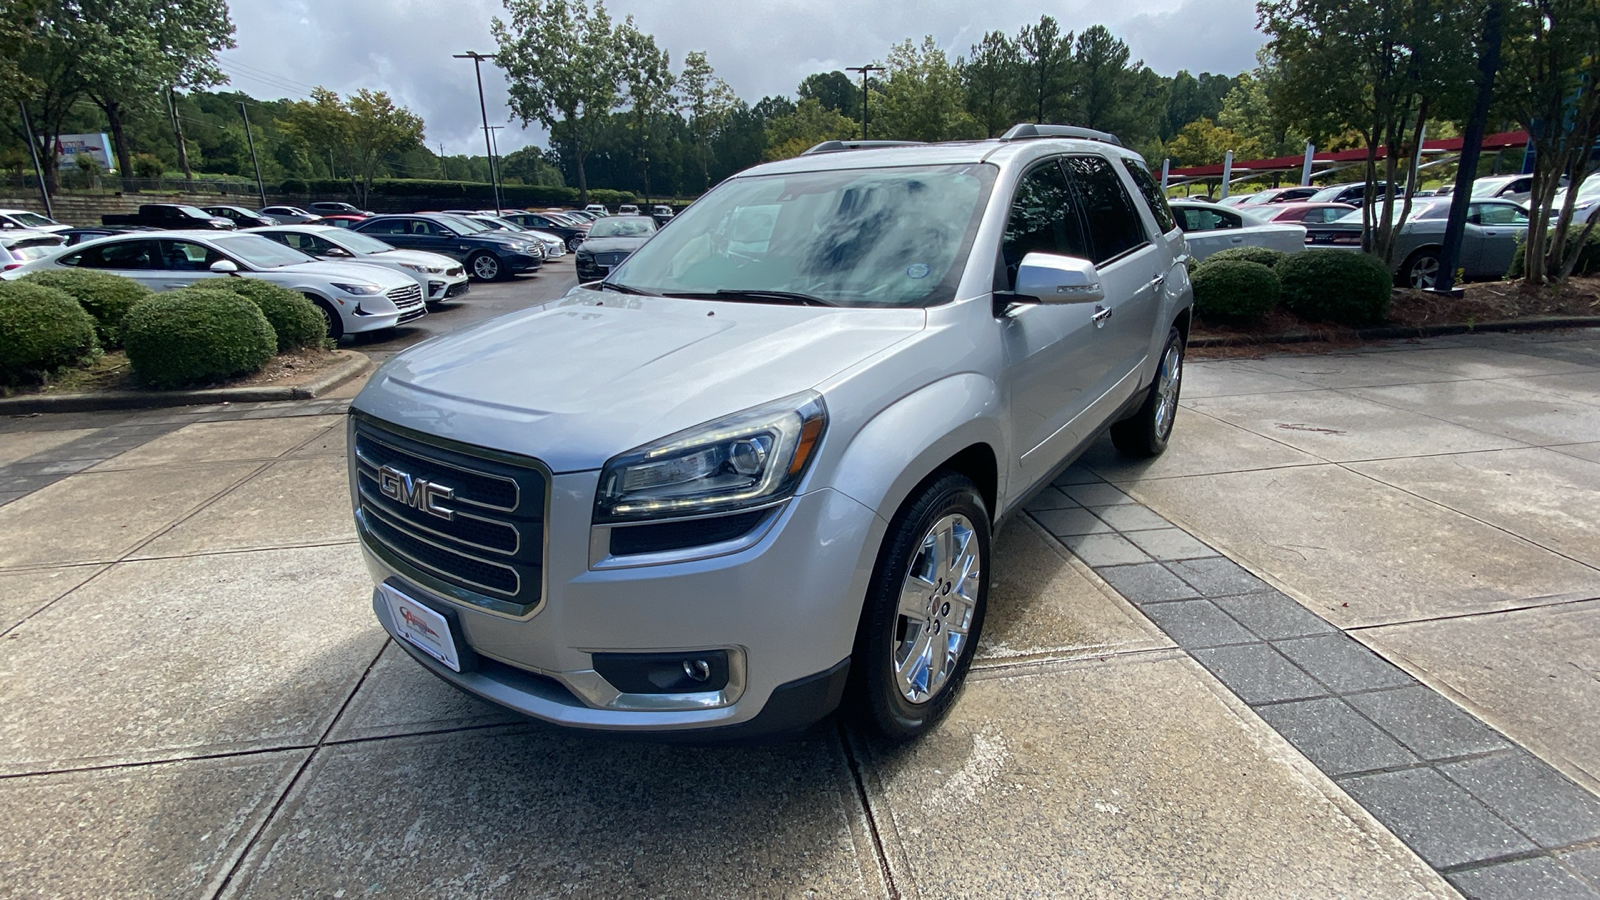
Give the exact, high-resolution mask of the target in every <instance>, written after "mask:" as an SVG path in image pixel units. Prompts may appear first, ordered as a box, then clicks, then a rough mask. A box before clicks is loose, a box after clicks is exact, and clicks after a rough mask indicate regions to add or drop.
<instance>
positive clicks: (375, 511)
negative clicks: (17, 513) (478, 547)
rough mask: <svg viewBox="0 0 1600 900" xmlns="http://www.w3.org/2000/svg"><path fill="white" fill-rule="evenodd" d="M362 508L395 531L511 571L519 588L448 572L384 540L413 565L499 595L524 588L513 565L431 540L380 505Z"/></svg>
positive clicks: (388, 547) (390, 547) (391, 551)
mask: <svg viewBox="0 0 1600 900" xmlns="http://www.w3.org/2000/svg"><path fill="white" fill-rule="evenodd" d="M361 509H362V511H363V512H365V513H367V514H368V515H372V516H375V517H376V518H377V519H378V520H379V521H381V522H382V523H383V524H385V525H387V526H389V527H390V528H393V529H394V530H395V531H398V532H401V533H402V534H405V535H407V536H408V537H410V538H411V539H412V540H417V541H421V542H422V543H424V544H429V545H432V546H434V547H438V548H439V549H440V550H443V551H444V552H446V553H453V554H455V555H456V556H464V557H466V558H468V559H470V560H473V561H474V562H478V563H482V564H483V565H486V566H493V567H494V568H496V569H503V570H505V571H506V572H508V573H510V575H511V577H512V579H514V580H515V581H516V582H517V589H516V590H514V591H511V592H510V593H507V592H505V591H502V590H500V589H499V588H495V587H491V586H489V585H486V584H483V583H481V582H476V581H473V580H471V579H469V578H466V577H464V576H462V575H460V574H458V573H455V572H448V571H446V570H444V569H441V568H439V567H438V566H435V565H433V564H432V563H429V562H428V561H426V560H422V559H418V558H417V557H415V556H413V555H411V554H409V553H407V552H405V551H404V550H401V549H400V548H399V547H396V546H394V545H393V544H390V543H389V542H387V541H384V546H385V547H386V548H387V549H388V550H389V552H390V553H393V554H395V555H396V556H399V557H401V558H403V559H405V560H406V561H407V562H409V563H411V564H412V565H414V566H419V567H421V568H424V569H427V570H428V571H430V572H433V573H434V574H436V575H440V576H443V577H445V578H448V579H450V580H451V581H459V582H461V583H462V584H469V585H472V586H473V587H475V588H477V589H479V590H484V591H492V592H493V593H495V594H499V595H501V596H504V597H515V596H516V595H517V593H519V592H520V591H521V590H522V576H521V575H519V574H518V573H517V570H516V569H513V568H512V567H510V566H507V565H502V564H500V563H497V562H494V561H492V560H487V559H483V558H481V557H477V556H473V555H472V554H470V553H462V552H461V551H460V550H457V549H455V548H454V547H450V546H447V545H446V544H443V543H440V542H439V541H434V540H429V539H428V538H427V537H425V536H423V535H421V534H418V533H417V532H416V531H414V530H413V529H412V528H410V527H409V525H410V523H407V522H402V521H400V520H399V519H396V518H394V517H393V516H391V515H389V514H388V513H386V512H385V511H384V510H383V509H382V508H380V507H376V506H368V505H366V504H363V505H362V507H361ZM380 540H381V539H380Z"/></svg>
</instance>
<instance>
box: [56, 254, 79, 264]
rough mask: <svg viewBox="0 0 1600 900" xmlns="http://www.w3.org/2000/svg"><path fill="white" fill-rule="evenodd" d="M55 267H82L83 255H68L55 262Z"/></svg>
mask: <svg viewBox="0 0 1600 900" xmlns="http://www.w3.org/2000/svg"><path fill="white" fill-rule="evenodd" d="M56 265H58V266H81V265H83V254H82V253H69V254H67V255H66V256H63V257H61V258H60V259H58V260H56Z"/></svg>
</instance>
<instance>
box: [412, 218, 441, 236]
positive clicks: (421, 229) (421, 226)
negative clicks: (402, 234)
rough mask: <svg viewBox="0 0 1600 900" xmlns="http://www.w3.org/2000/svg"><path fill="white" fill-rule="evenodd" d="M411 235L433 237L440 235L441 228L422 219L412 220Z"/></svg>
mask: <svg viewBox="0 0 1600 900" xmlns="http://www.w3.org/2000/svg"><path fill="white" fill-rule="evenodd" d="M411 233H412V234H420V235H423V236H431V235H435V234H438V233H439V228H438V226H436V225H434V224H433V223H432V222H424V221H423V220H421V219H412V220H411Z"/></svg>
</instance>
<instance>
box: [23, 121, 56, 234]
mask: <svg viewBox="0 0 1600 900" xmlns="http://www.w3.org/2000/svg"><path fill="white" fill-rule="evenodd" d="M17 109H18V110H19V111H20V112H21V113H22V133H23V134H25V135H27V136H28V153H29V155H31V156H32V157H33V177H35V178H37V179H39V199H40V200H43V201H44V214H45V215H46V216H48V217H49V218H52V219H54V218H55V217H56V211H55V209H54V208H52V207H51V206H50V191H49V190H48V189H47V188H46V187H45V185H44V169H43V168H41V167H40V165H39V145H38V143H36V142H35V141H34V139H33V126H32V125H29V124H28V105H27V104H26V103H23V102H22V101H21V100H18V101H17Z"/></svg>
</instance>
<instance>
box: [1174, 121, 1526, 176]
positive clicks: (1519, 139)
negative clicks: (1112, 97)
mask: <svg viewBox="0 0 1600 900" xmlns="http://www.w3.org/2000/svg"><path fill="white" fill-rule="evenodd" d="M1463 143H1465V139H1464V138H1458V137H1455V138H1444V139H1443V140H1437V141H1423V142H1422V149H1423V150H1424V151H1428V150H1437V151H1442V152H1446V153H1456V152H1459V151H1460V150H1461V145H1462V144H1463ZM1527 143H1528V133H1527V132H1526V131H1505V132H1501V133H1500V134H1491V135H1487V136H1486V137H1484V139H1483V149H1485V150H1504V149H1506V148H1508V147H1524V146H1527ZM1382 156H1383V154H1382V153H1380V154H1379V158H1382ZM1366 158H1367V151H1366V148H1363V147H1358V148H1356V149H1354V150H1340V151H1339V152H1337V153H1328V152H1326V151H1323V150H1318V151H1317V152H1316V154H1314V155H1313V156H1312V157H1311V159H1312V161H1314V162H1319V163H1339V162H1359V161H1360V160H1363V159H1366ZM1305 162H1306V156H1305V154H1304V153H1298V154H1295V155H1294V156H1278V157H1274V158H1272V159H1244V160H1240V159H1236V160H1234V161H1233V173H1234V174H1235V175H1244V174H1255V173H1258V172H1274V171H1277V172H1282V171H1288V170H1291V169H1292V170H1299V169H1300V168H1301V167H1302V166H1304V165H1305ZM1170 174H1172V175H1175V176H1177V177H1179V178H1204V177H1208V176H1214V177H1221V175H1222V164H1221V163H1218V164H1216V165H1214V166H1188V167H1185V168H1182V169H1173V170H1172V171H1171V173H1170Z"/></svg>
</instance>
